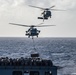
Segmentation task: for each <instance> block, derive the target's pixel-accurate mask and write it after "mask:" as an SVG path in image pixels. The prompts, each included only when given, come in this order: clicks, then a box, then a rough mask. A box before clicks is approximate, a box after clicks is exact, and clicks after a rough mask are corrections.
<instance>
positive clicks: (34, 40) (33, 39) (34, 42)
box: [32, 38, 36, 51]
mask: <svg viewBox="0 0 76 75" xmlns="http://www.w3.org/2000/svg"><path fill="white" fill-rule="evenodd" d="M32 40H33V47H34V50H35V51H36V48H35V40H34V38H33V39H32Z"/></svg>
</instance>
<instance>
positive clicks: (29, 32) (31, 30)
mask: <svg viewBox="0 0 76 75" xmlns="http://www.w3.org/2000/svg"><path fill="white" fill-rule="evenodd" d="M9 24H12V25H18V26H23V27H30V28H29V29H28V30H27V31H26V34H25V35H26V36H28V38H30V36H31V37H32V39H33V38H34V36H37V37H38V35H39V33H40V30H37V28H36V27H46V26H55V25H41V26H40V24H38V25H37V26H36V25H30V26H29V25H23V24H16V23H9ZM41 24H42V23H41Z"/></svg>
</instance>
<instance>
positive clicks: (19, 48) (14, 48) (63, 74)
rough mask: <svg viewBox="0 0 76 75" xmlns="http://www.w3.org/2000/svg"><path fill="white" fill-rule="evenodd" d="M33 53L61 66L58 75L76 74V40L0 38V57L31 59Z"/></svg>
mask: <svg viewBox="0 0 76 75" xmlns="http://www.w3.org/2000/svg"><path fill="white" fill-rule="evenodd" d="M31 53H39V54H40V57H41V58H43V59H51V60H52V61H53V63H54V65H56V66H61V67H62V68H61V69H59V70H58V75H72V74H74V75H75V74H76V38H35V39H30V38H24V37H20V38H19V37H14V38H13V37H1V38H0V57H9V58H19V57H29V56H30V54H31Z"/></svg>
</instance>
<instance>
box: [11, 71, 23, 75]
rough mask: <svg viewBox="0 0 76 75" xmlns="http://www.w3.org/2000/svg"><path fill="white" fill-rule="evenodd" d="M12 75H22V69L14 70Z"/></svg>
mask: <svg viewBox="0 0 76 75" xmlns="http://www.w3.org/2000/svg"><path fill="white" fill-rule="evenodd" d="M12 75H22V71H13V74H12Z"/></svg>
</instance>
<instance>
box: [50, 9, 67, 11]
mask: <svg viewBox="0 0 76 75" xmlns="http://www.w3.org/2000/svg"><path fill="white" fill-rule="evenodd" d="M50 10H53V11H66V10H61V9H50Z"/></svg>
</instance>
